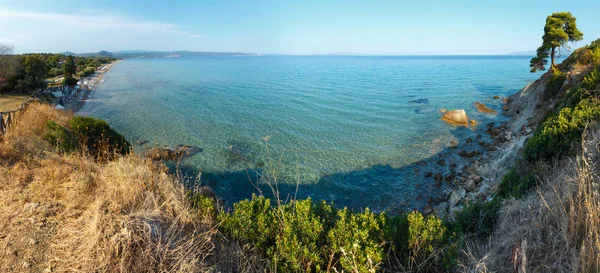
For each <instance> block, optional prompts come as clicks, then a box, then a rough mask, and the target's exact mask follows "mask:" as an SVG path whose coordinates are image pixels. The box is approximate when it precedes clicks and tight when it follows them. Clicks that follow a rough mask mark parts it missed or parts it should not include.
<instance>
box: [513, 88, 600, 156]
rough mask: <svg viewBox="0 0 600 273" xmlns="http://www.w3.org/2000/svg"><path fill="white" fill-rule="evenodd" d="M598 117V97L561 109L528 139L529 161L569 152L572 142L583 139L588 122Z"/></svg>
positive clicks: (599, 116)
mask: <svg viewBox="0 0 600 273" xmlns="http://www.w3.org/2000/svg"><path fill="white" fill-rule="evenodd" d="M598 118H600V102H599V101H598V100H597V99H583V100H582V101H580V102H579V103H578V104H577V106H575V108H570V107H565V108H563V109H561V110H560V111H559V112H558V114H556V115H553V116H551V117H549V118H548V119H547V120H546V121H544V122H543V123H542V125H541V126H540V130H539V131H538V132H537V133H536V134H535V135H534V136H533V137H532V138H531V139H529V141H527V143H526V144H525V149H524V154H525V158H527V159H528V160H529V161H534V160H537V159H543V160H550V159H552V158H553V157H555V156H558V157H561V156H563V155H566V154H569V151H570V148H571V145H572V143H573V142H574V141H578V140H580V139H581V133H582V132H583V129H584V127H585V126H586V124H588V122H589V121H591V120H595V119H598Z"/></svg>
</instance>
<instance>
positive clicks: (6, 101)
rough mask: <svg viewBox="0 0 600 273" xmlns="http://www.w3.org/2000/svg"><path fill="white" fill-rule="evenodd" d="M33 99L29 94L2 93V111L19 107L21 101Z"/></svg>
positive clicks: (0, 109)
mask: <svg viewBox="0 0 600 273" xmlns="http://www.w3.org/2000/svg"><path fill="white" fill-rule="evenodd" d="M29 99H31V97H29V96H21V95H0V112H6V111H12V110H16V109H19V106H21V103H23V102H26V101H27V100H29Z"/></svg>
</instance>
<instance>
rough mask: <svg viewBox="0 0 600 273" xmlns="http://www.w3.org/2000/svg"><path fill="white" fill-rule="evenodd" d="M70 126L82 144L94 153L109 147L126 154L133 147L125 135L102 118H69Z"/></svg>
mask: <svg viewBox="0 0 600 273" xmlns="http://www.w3.org/2000/svg"><path fill="white" fill-rule="evenodd" d="M69 128H70V129H71V131H72V132H73V134H74V135H75V136H76V137H77V140H78V141H79V142H80V143H81V145H82V146H83V147H85V148H86V149H87V150H88V151H89V152H90V153H91V154H93V155H97V154H99V153H100V152H105V151H106V150H107V149H112V150H114V151H115V152H117V153H119V154H123V155H124V154H127V153H128V152H129V149H130V147H131V144H130V143H129V142H127V140H125V137H124V136H123V135H121V134H119V133H118V132H117V131H115V130H114V129H112V128H110V126H108V123H106V121H104V120H101V119H97V118H92V117H80V116H77V117H73V118H71V119H70V120H69Z"/></svg>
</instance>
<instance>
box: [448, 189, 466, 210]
mask: <svg viewBox="0 0 600 273" xmlns="http://www.w3.org/2000/svg"><path fill="white" fill-rule="evenodd" d="M466 194H467V192H466V191H465V189H462V188H461V189H458V190H454V191H452V193H451V194H450V200H449V201H448V205H449V206H450V208H453V207H455V206H456V204H458V202H459V201H460V200H461V199H463V198H465V195H466Z"/></svg>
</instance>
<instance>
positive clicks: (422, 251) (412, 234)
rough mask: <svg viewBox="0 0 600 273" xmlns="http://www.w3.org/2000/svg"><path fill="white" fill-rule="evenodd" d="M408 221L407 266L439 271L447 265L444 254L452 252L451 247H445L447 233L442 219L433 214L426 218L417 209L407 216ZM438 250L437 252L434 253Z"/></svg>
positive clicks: (419, 269)
mask: <svg viewBox="0 0 600 273" xmlns="http://www.w3.org/2000/svg"><path fill="white" fill-rule="evenodd" d="M407 221H408V251H409V259H408V260H409V268H417V271H439V270H440V269H442V268H444V267H447V266H448V264H447V262H446V261H444V260H446V259H445V257H446V256H445V255H442V254H443V253H442V252H441V251H442V250H443V252H446V255H447V254H452V253H453V251H452V249H444V248H446V244H448V242H447V239H448V235H447V233H446V230H447V229H446V227H445V225H444V224H443V222H442V220H441V219H439V218H437V217H435V216H428V217H427V218H425V217H423V215H422V214H421V213H420V212H418V211H413V212H411V213H410V214H408V216H407ZM436 252H439V253H436Z"/></svg>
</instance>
